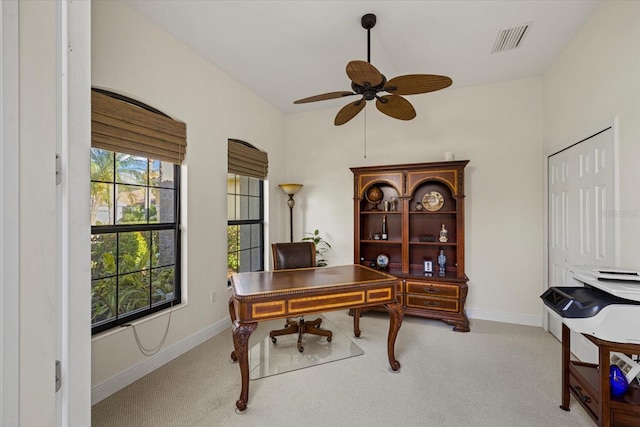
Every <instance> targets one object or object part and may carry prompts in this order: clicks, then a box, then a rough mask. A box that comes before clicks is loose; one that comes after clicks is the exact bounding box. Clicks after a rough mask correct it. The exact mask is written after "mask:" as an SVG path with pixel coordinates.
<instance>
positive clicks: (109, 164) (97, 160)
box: [91, 148, 114, 182]
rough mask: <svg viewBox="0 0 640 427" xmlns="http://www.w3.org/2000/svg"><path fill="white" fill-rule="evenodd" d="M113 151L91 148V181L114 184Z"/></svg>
mask: <svg viewBox="0 0 640 427" xmlns="http://www.w3.org/2000/svg"><path fill="white" fill-rule="evenodd" d="M113 157H114V155H113V151H108V150H102V149H100V148H91V180H92V181H103V182H114V174H113Z"/></svg>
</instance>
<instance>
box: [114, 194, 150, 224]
mask: <svg viewBox="0 0 640 427" xmlns="http://www.w3.org/2000/svg"><path fill="white" fill-rule="evenodd" d="M116 192H117V194H116V200H117V203H118V206H117V209H116V224H144V223H146V222H147V215H146V209H145V206H146V200H145V199H146V195H147V188H146V187H140V186H137V185H117V186H116Z"/></svg>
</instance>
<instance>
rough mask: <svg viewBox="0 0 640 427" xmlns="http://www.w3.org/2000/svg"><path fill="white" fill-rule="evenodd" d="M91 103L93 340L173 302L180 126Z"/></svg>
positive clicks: (137, 106)
mask: <svg viewBox="0 0 640 427" xmlns="http://www.w3.org/2000/svg"><path fill="white" fill-rule="evenodd" d="M91 103H92V105H91V207H90V212H91V297H92V298H91V326H92V332H93V333H98V332H101V331H105V330H107V329H109V328H112V327H115V326H119V325H122V324H124V323H126V322H129V321H131V320H134V319H137V318H140V317H143V316H146V315H148V314H151V313H154V312H156V311H159V310H162V309H165V308H168V307H171V306H173V305H175V304H179V303H180V302H181V286H180V276H181V274H180V270H181V268H180V250H181V238H180V163H181V162H182V160H183V159H184V156H185V153H186V126H185V124H184V123H181V122H178V121H175V120H173V119H171V118H169V117H167V116H166V115H164V114H162V113H161V112H159V111H158V110H155V109H153V108H151V107H149V106H147V105H144V104H142V103H140V102H137V101H135V100H132V99H129V98H126V97H123V96H120V95H117V94H114V93H110V92H106V91H102V90H96V89H94V90H92V92H91Z"/></svg>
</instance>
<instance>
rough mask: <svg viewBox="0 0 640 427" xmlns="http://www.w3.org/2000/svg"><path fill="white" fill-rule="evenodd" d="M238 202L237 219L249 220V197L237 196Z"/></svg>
mask: <svg viewBox="0 0 640 427" xmlns="http://www.w3.org/2000/svg"><path fill="white" fill-rule="evenodd" d="M238 201H239V203H238V210H237V211H236V215H237V218H238V219H249V196H238Z"/></svg>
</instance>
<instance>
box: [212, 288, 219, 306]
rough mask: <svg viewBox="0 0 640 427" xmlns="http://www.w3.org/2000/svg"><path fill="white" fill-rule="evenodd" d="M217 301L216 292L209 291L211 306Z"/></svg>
mask: <svg viewBox="0 0 640 427" xmlns="http://www.w3.org/2000/svg"><path fill="white" fill-rule="evenodd" d="M217 299H218V293H217V292H216V291H211V304H213V303H214V302H216V300H217Z"/></svg>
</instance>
